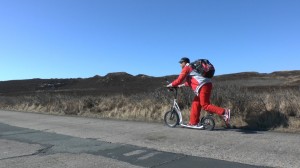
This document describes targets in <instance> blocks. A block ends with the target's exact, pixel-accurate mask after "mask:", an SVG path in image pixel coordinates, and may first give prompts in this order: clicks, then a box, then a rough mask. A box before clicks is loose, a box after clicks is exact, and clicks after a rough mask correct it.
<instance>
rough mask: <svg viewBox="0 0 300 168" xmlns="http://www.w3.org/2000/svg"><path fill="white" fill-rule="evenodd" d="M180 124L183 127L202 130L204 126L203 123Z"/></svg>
mask: <svg viewBox="0 0 300 168" xmlns="http://www.w3.org/2000/svg"><path fill="white" fill-rule="evenodd" d="M180 126H181V127H184V128H192V129H200V130H204V126H203V125H186V124H180Z"/></svg>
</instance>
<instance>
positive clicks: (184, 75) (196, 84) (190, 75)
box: [172, 63, 211, 95]
mask: <svg viewBox="0 0 300 168" xmlns="http://www.w3.org/2000/svg"><path fill="white" fill-rule="evenodd" d="M184 80H185V83H184V84H185V86H189V87H191V88H192V89H193V91H194V93H195V94H196V95H198V94H199V90H200V88H201V87H202V86H203V85H204V84H206V83H211V79H210V78H205V77H203V76H202V75H201V74H199V73H197V72H195V71H194V70H193V68H192V67H191V66H190V64H188V63H187V64H186V65H185V67H184V68H182V71H181V73H180V75H179V76H178V78H177V79H176V80H174V81H173V82H172V86H174V87H176V86H178V85H180V84H181V83H182V82H183V81H184Z"/></svg>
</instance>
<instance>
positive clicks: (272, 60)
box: [0, 0, 300, 81]
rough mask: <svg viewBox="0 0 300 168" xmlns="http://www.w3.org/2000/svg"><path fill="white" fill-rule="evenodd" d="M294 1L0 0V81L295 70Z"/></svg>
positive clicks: (299, 52)
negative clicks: (191, 64) (203, 69)
mask: <svg viewBox="0 0 300 168" xmlns="http://www.w3.org/2000/svg"><path fill="white" fill-rule="evenodd" d="M299 9H300V1H299V0H0V58H1V64H0V66H1V72H0V81H4V80H14V79H32V78H44V79H45V78H46V79H47V78H77V77H81V78H87V77H92V76H94V75H100V76H104V75H106V74H107V73H110V72H121V71H124V72H127V73H130V74H132V75H137V74H146V75H150V76H165V75H173V74H178V73H179V72H180V67H179V64H178V61H179V59H180V58H181V57H183V56H186V57H189V58H190V59H191V60H195V59H198V58H207V59H209V60H210V61H211V62H212V63H213V64H214V65H215V67H216V74H217V75H221V74H229V73H238V72H249V71H256V72H260V73H270V72H273V71H282V70H299V69H300V63H299V62H300V19H299V18H300V10H299Z"/></svg>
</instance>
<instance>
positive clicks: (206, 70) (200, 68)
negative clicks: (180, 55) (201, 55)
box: [191, 59, 215, 78]
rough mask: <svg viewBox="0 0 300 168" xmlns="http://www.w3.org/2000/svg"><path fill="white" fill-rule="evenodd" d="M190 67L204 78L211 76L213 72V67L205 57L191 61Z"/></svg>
mask: <svg viewBox="0 0 300 168" xmlns="http://www.w3.org/2000/svg"><path fill="white" fill-rule="evenodd" d="M191 67H192V68H193V70H195V71H196V72H197V73H199V74H201V75H202V76H203V77H206V78H212V77H213V76H214V74H215V67H214V66H213V64H211V63H210V62H209V61H208V60H207V59H198V60H196V61H194V62H192V63H191Z"/></svg>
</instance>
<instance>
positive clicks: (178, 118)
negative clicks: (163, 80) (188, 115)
mask: <svg viewBox="0 0 300 168" xmlns="http://www.w3.org/2000/svg"><path fill="white" fill-rule="evenodd" d="M168 89H169V91H174V101H173V106H172V108H171V110H170V111H167V112H166V113H165V115H164V121H165V124H166V125H167V126H169V127H176V126H177V125H179V126H181V127H184V128H191V129H200V130H204V129H205V130H209V131H212V130H213V129H214V128H215V120H214V118H213V117H212V114H209V115H207V116H204V117H202V118H201V120H200V122H199V123H198V124H197V125H188V124H185V123H184V122H183V119H182V113H181V110H180V108H179V106H178V103H177V96H178V91H177V90H178V87H168Z"/></svg>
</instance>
